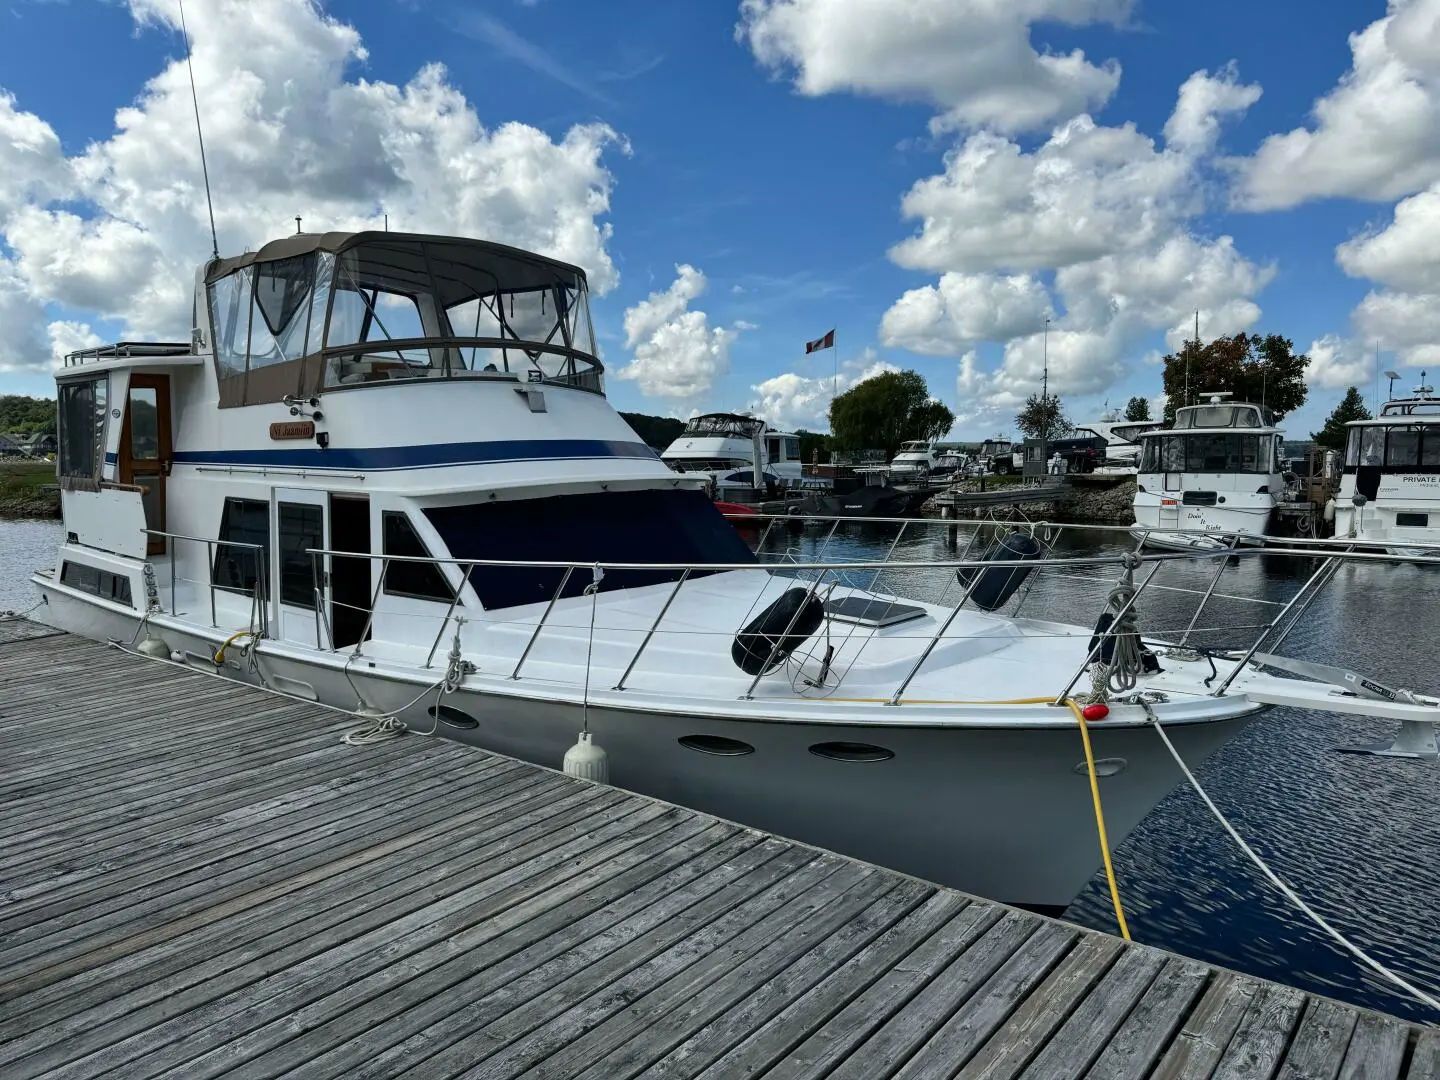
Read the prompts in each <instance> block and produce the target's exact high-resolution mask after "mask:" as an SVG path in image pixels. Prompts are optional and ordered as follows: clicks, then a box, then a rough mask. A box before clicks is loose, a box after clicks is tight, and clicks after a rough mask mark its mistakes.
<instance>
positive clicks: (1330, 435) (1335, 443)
mask: <svg viewBox="0 0 1440 1080" xmlns="http://www.w3.org/2000/svg"><path fill="white" fill-rule="evenodd" d="M1369 419H1370V410H1369V409H1367V408H1365V399H1364V398H1362V397H1361V396H1360V391H1359V390H1357V389H1356V388H1355V387H1353V386H1352V387H1350V389H1349V390H1346V391H1345V396H1344V397H1343V398H1341V399H1340V404H1339V405H1336V406H1335V411H1334V412H1332V413H1331V414H1330V416H1329V418H1328V419H1327V420H1326V421H1325V426H1324V427H1323V428H1321V429H1320V430H1319V431H1316V432H1313V433H1312V434H1311V436H1310V438H1312V439H1314V440H1315V444H1316V445H1317V446H1328V447H1329V448H1330V449H1332V450H1344V449H1345V436H1346V435H1347V434H1348V433H1347V432H1346V430H1345V425H1346V424H1348V423H1349V422H1350V421H1351V420H1369Z"/></svg>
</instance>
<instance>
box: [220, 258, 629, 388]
mask: <svg viewBox="0 0 1440 1080" xmlns="http://www.w3.org/2000/svg"><path fill="white" fill-rule="evenodd" d="M205 284H206V294H207V298H208V303H209V308H210V316H211V325H212V327H213V335H214V340H213V347H214V356H215V370H216V377H217V379H218V381H219V387H220V405H221V407H222V408H224V407H231V406H240V405H255V404H263V403H267V402H275V401H281V400H283V399H284V398H285V396H286V395H287V394H293V395H296V396H299V397H306V396H309V395H312V394H315V393H317V392H319V391H320V390H322V389H325V390H335V389H345V388H350V387H360V386H371V385H376V384H384V383H388V382H391V381H394V380H397V379H415V378H458V377H468V376H485V375H498V376H509V377H512V378H516V377H518V378H519V379H521V380H522V381H525V382H543V383H560V384H563V385H568V386H572V387H576V388H579V389H583V390H589V391H592V392H594V393H600V394H603V393H604V385H603V381H602V373H603V371H604V368H603V366H602V365H601V363H600V361H599V359H598V358H597V357H596V354H595V353H596V350H595V341H594V331H593V328H592V325H591V321H590V307H589V294H588V288H587V285H586V280H585V272H584V271H583V270H581V269H580V268H579V267H576V266H571V265H570V264H568V263H563V262H560V261H558V260H555V259H547V258H545V257H543V256H540V255H535V254H532V253H530V252H527V251H522V250H520V249H518V248H512V247H507V246H505V245H503V244H495V243H490V242H488V241H483V240H468V239H459V238H455V237H446V236H429V235H423V234H417V233H394V232H354V233H349V232H327V233H297V234H296V235H294V236H287V237H285V238H283V239H280V240H275V241H272V242H270V243H268V244H266V245H264V246H263V247H261V248H260V249H259V250H258V251H253V252H247V253H246V254H244V255H238V256H235V257H233V258H229V259H217V260H214V261H213V262H211V263H210V264H208V265H207V266H206V268H205Z"/></svg>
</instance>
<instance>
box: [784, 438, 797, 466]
mask: <svg viewBox="0 0 1440 1080" xmlns="http://www.w3.org/2000/svg"><path fill="white" fill-rule="evenodd" d="M785 460H786V461H799V460H800V440H799V439H796V438H787V439H786V440H785Z"/></svg>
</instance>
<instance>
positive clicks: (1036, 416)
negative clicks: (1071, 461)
mask: <svg viewBox="0 0 1440 1080" xmlns="http://www.w3.org/2000/svg"><path fill="white" fill-rule="evenodd" d="M1015 426H1016V427H1017V428H1019V429H1020V432H1021V434H1023V435H1025V436H1027V437H1028V438H1031V439H1058V438H1061V437H1062V436H1065V435H1069V434H1070V432H1072V431H1074V430H1075V425H1074V424H1072V423H1071V422H1070V420H1069V418H1068V417H1066V415H1065V407H1064V406H1063V405H1061V404H1060V399H1059V398H1058V397H1056V396H1055V395H1054V394H1051V395H1049V396H1048V397H1046V398H1043V399H1042V398H1041V397H1040V395H1039V394H1031V395H1030V396H1029V397H1028V398H1026V399H1025V407H1024V408H1023V409H1021V410H1020V412H1019V414H1018V415H1017V416H1016V417H1015Z"/></svg>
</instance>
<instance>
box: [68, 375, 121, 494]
mask: <svg viewBox="0 0 1440 1080" xmlns="http://www.w3.org/2000/svg"><path fill="white" fill-rule="evenodd" d="M108 388H109V380H108V379H106V378H104V377H102V378H99V379H80V380H71V379H67V380H65V381H64V382H62V383H61V384H60V387H59V396H60V403H59V418H60V439H59V443H60V454H59V457H60V475H61V476H70V477H75V478H77V479H78V478H85V479H88V480H97V481H98V480H99V479H100V466H101V463H102V462H104V460H105V407H106V392H107V390H108Z"/></svg>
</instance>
